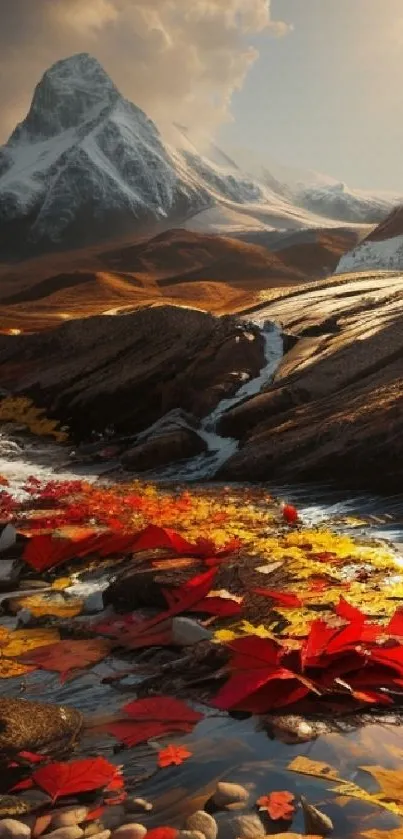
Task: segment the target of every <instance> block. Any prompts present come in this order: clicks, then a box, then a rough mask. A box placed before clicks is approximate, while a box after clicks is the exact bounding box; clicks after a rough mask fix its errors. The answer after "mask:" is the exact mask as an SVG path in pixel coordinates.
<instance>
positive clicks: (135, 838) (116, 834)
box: [112, 822, 147, 839]
mask: <svg viewBox="0 0 403 839" xmlns="http://www.w3.org/2000/svg"><path fill="white" fill-rule="evenodd" d="M146 833H147V828H146V827H144V825H142V824H136V823H134V822H133V823H132V824H122V825H121V826H120V827H118V828H117V829H116V830H114V831H113V834H112V839H144V836H145V835H146Z"/></svg>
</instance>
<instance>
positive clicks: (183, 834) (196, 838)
mask: <svg viewBox="0 0 403 839" xmlns="http://www.w3.org/2000/svg"><path fill="white" fill-rule="evenodd" d="M178 839H204V833H200V831H199V830H180V831H179V836H178Z"/></svg>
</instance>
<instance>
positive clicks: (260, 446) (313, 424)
mask: <svg viewBox="0 0 403 839" xmlns="http://www.w3.org/2000/svg"><path fill="white" fill-rule="evenodd" d="M402 304H403V277H402V276H401V275H389V276H385V275H378V276H377V275H367V276H365V277H363V276H360V277H357V278H349V279H346V278H343V279H334V280H329V281H327V282H324V283H323V284H321V285H319V284H316V285H311V286H307V287H305V288H304V289H299V290H298V291H295V290H294V291H290V292H288V293H286V294H285V295H284V294H283V295H282V296H281V297H280V296H279V297H278V298H277V299H276V300H274V301H272V302H271V303H270V304H269V305H267V306H266V307H265V309H264V313H265V315H266V316H267V317H268V318H270V319H272V320H277V321H278V322H280V323H281V324H282V325H283V327H284V328H286V329H288V330H290V331H291V332H292V333H294V334H298V335H300V336H301V337H300V340H299V341H298V342H297V344H296V345H295V347H294V348H293V349H292V350H291V351H290V352H289V353H288V354H287V355H286V356H285V358H284V360H283V363H282V365H281V366H280V368H279V370H278V372H277V375H276V377H275V380H274V383H273V385H272V387H271V388H269V389H268V391H267V392H266V393H263V394H260V395H259V396H256V397H254V398H253V399H251V400H249V401H248V402H245V403H244V404H243V405H239V406H237V407H236V408H235V409H234V410H232V411H230V412H228V413H227V414H226V415H224V416H223V418H222V421H221V429H220V430H221V432H222V433H225V434H228V435H231V434H232V435H234V436H236V437H237V438H238V439H240V440H241V448H240V450H239V451H238V452H237V454H235V455H234V456H233V457H232V458H231V459H230V460H229V461H228V462H227V463H226V464H225V465H224V467H223V468H222V470H221V476H222V477H224V478H225V479H232V480H255V481H256V480H276V481H281V482H290V481H298V480H325V481H335V482H338V483H339V484H343V485H344V486H347V487H359V488H367V489H374V490H379V491H383V492H401V485H402V484H401V475H402V465H403V315H402V311H403V309H402Z"/></svg>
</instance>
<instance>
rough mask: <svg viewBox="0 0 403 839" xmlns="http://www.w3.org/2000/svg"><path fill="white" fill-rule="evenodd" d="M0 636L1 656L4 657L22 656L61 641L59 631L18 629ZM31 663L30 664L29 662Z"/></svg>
mask: <svg viewBox="0 0 403 839" xmlns="http://www.w3.org/2000/svg"><path fill="white" fill-rule="evenodd" d="M5 632H6V633H7V634H6V635H3V633H2V634H1V636H0V654H1V655H2V656H11V657H13V656H22V655H23V654H24V653H27V652H28V651H29V650H31V651H34V650H36V648H40V647H45V646H48V645H49V644H52V642H53V641H59V638H60V635H59V633H58V631H57V629H16V630H14V631H13V632H8V631H7V630H5ZM28 663H29V662H28Z"/></svg>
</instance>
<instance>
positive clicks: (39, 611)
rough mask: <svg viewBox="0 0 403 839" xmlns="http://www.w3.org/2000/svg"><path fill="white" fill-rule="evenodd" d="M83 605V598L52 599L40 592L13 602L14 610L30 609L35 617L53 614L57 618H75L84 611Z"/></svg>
mask: <svg viewBox="0 0 403 839" xmlns="http://www.w3.org/2000/svg"><path fill="white" fill-rule="evenodd" d="M83 606H84V601H83V600H63V599H62V598H60V599H57V600H56V599H53V600H52V599H51V598H48V597H41V595H40V594H33V595H31V596H30V597H22V598H21V599H19V600H13V602H12V608H13V611H14V610H15V611H17V612H18V611H19V610H20V609H29V611H30V612H31V614H32V615H34V617H35V618H42V617H44V616H46V615H52V616H54V617H56V618H75V617H76V616H77V615H79V614H80V613H81V612H82V610H83Z"/></svg>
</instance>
